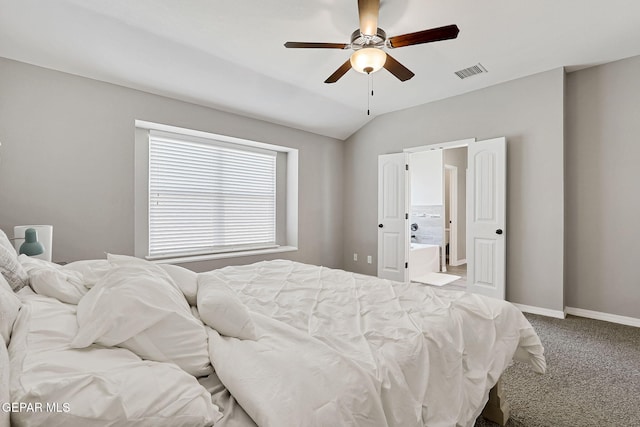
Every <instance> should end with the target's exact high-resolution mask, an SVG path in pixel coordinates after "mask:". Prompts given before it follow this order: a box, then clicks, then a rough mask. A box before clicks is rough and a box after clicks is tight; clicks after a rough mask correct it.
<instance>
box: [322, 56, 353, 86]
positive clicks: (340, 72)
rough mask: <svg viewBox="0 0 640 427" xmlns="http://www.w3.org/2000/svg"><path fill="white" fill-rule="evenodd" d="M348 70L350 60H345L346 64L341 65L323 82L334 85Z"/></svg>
mask: <svg viewBox="0 0 640 427" xmlns="http://www.w3.org/2000/svg"><path fill="white" fill-rule="evenodd" d="M350 69H351V60H349V59H347V62H345V63H344V64H342V65H341V66H340V68H338V69H337V70H336V71H335V72H334V73H333V74H331V75H330V76H329V78H328V79H327V80H325V81H324V82H325V83H335V82H337V81H338V80H340V77H342V76H344V75H345V74H346V73H347V71H349V70H350Z"/></svg>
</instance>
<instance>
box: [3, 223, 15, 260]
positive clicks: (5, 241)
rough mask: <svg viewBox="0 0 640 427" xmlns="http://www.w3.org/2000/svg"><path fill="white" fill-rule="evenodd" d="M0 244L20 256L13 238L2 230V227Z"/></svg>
mask: <svg viewBox="0 0 640 427" xmlns="http://www.w3.org/2000/svg"><path fill="white" fill-rule="evenodd" d="M0 246H4V247H5V248H7V249H9V251H12V252H13V253H14V254H16V256H18V255H17V253H16V249H15V248H14V247H13V244H12V243H11V240H9V238H8V237H7V235H6V234H5V232H4V231H2V229H0Z"/></svg>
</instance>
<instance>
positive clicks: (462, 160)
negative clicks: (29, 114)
mask: <svg viewBox="0 0 640 427" xmlns="http://www.w3.org/2000/svg"><path fill="white" fill-rule="evenodd" d="M443 154H444V164H445V165H451V166H456V167H457V168H458V238H457V239H456V240H457V244H458V248H457V250H458V259H459V260H461V259H466V257H467V147H458V148H450V149H448V150H444V153H443ZM446 226H447V225H446V222H445V227H446ZM449 258H450V259H451V252H449Z"/></svg>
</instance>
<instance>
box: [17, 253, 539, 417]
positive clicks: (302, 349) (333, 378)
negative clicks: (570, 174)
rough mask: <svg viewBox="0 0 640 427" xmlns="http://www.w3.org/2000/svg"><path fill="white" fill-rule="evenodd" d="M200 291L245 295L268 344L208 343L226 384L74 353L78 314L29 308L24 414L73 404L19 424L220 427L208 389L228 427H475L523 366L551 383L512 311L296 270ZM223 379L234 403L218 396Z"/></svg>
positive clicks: (51, 303) (475, 299) (227, 279)
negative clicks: (505, 380)
mask: <svg viewBox="0 0 640 427" xmlns="http://www.w3.org/2000/svg"><path fill="white" fill-rule="evenodd" d="M105 271H106V270H105ZM101 277H103V279H100V280H108V278H109V277H110V276H109V275H103V276H101ZM194 280H195V279H194ZM197 285H198V286H199V290H198V292H200V291H202V289H204V288H203V287H209V289H212V288H216V287H217V288H218V289H222V290H224V292H218V293H217V294H218V295H224V294H225V292H227V291H229V288H230V289H231V290H233V291H232V292H231V295H228V294H227V297H229V298H228V301H229V304H226V305H225V306H224V307H225V308H228V307H231V306H232V305H233V304H231V303H232V302H233V299H234V298H235V299H236V300H237V299H238V297H239V300H240V301H237V304H236V305H235V307H236V308H235V309H234V310H236V311H238V313H236V314H239V315H244V316H245V317H246V316H249V317H250V321H252V322H253V324H254V326H255V335H254V336H255V337H256V339H238V338H232V337H228V336H223V335H221V334H220V333H219V332H218V331H216V330H214V329H212V328H210V327H207V334H205V337H206V336H207V335H208V338H203V339H208V349H209V356H210V359H211V363H212V365H213V366H214V368H215V371H216V373H215V374H213V375H211V376H210V377H209V378H201V379H200V384H198V382H196V381H195V379H194V378H193V377H191V376H189V375H188V374H186V373H185V372H184V371H182V370H180V369H179V368H178V367H177V366H175V365H173V364H169V363H164V362H149V361H143V360H141V359H140V357H138V356H136V355H135V354H133V353H131V352H130V351H129V350H126V349H123V348H119V347H102V346H98V345H92V346H90V347H89V348H87V349H73V348H71V347H70V343H71V341H72V340H73V338H74V336H75V334H76V333H77V330H78V325H77V322H76V307H75V305H71V304H63V303H61V302H59V301H57V300H55V299H54V298H49V297H45V296H38V295H22V297H23V300H24V302H25V306H23V310H22V311H21V314H20V317H19V319H18V321H17V322H16V325H15V326H14V331H13V333H14V335H13V337H12V341H11V345H10V348H9V350H10V355H11V367H12V369H11V376H12V381H11V382H12V386H11V392H12V400H13V401H16V402H23V401H24V402H36V401H42V400H43V399H45V396H50V399H49V400H52V401H54V402H63V403H64V402H71V405H70V407H71V410H70V411H69V412H63V413H59V414H55V413H49V414H29V413H17V414H16V413H14V414H13V415H12V419H13V420H14V421H19V422H20V424H21V425H38V424H41V423H42V421H43V419H44V418H46V419H47V423H48V425H65V426H70V425H77V426H83V427H84V426H85V425H96V426H99V425H114V426H115V425H154V426H156V425H167V426H174V425H175V426H177V425H189V426H191V425H193V426H196V425H203V426H204V425H211V424H212V423H213V422H214V421H216V420H217V419H218V418H219V414H218V413H217V408H216V407H215V406H212V405H211V401H210V399H209V394H208V393H207V390H205V389H204V388H203V386H205V387H207V389H210V390H208V391H209V392H211V393H212V394H213V395H214V400H215V399H216V396H218V395H224V399H223V402H224V404H223V405H222V406H225V408H221V409H224V411H223V412H225V417H224V418H223V419H222V420H219V422H220V424H221V425H223V426H230V427H231V426H233V427H237V426H245V425H251V424H252V421H251V420H250V419H249V417H247V416H246V414H245V413H244V411H246V413H247V414H248V415H249V416H250V417H251V418H252V419H253V421H255V422H256V423H257V424H258V425H260V426H261V427H269V426H275V427H288V426H292V427H294V426H295V427H298V426H332V427H333V426H362V427H365V426H366V427H384V426H402V427H411V426H433V427H435V426H447V427H451V426H470V425H472V424H473V422H474V420H475V418H476V417H477V416H478V415H479V413H480V411H481V410H482V408H483V406H484V403H485V401H486V399H487V392H488V390H489V389H490V388H491V387H492V386H493V385H494V384H495V382H496V381H497V380H498V378H499V376H500V374H501V373H502V372H503V370H504V369H505V368H506V367H507V366H508V364H509V363H510V361H511V359H512V358H513V357H515V358H517V359H520V360H522V361H524V362H527V363H529V364H530V365H531V366H532V368H533V369H534V370H535V371H537V372H543V371H544V369H545V361H544V357H543V355H542V354H543V348H542V346H541V344H540V341H539V339H538V337H537V335H536V334H535V332H534V331H533V329H532V328H531V325H530V324H529V323H528V322H527V320H526V319H525V318H524V317H523V316H522V314H521V313H520V312H519V311H518V310H517V309H516V308H515V307H514V306H512V305H511V304H509V303H506V302H503V301H498V300H492V299H488V298H484V297H479V296H475V295H470V294H466V293H463V292H451V291H442V290H439V289H433V288H430V287H428V286H423V285H418V284H402V283H397V282H390V281H387V280H380V279H377V278H374V277H369V276H363V275H358V274H353V273H348V272H345V271H341V270H333V269H328V268H323V267H316V266H311V265H305V264H300V263H295V262H290V261H269V262H261V263H257V264H253V265H248V266H241V267H227V268H224V269H221V270H215V271H213V272H208V273H202V274H200V275H199V276H198V278H197ZM101 286H102V285H96V286H95V287H94V288H92V291H91V292H96V291H100V289H101ZM194 286H195V283H194ZM165 288H166V287H165ZM169 288H171V286H170V287H169ZM161 289H162V288H161V287H158V288H157V292H162V290H161ZM171 289H172V288H171ZM194 289H195V288H194ZM212 295H216V293H213V294H212ZM143 300H144V299H143ZM204 302H211V301H208V300H207V301H204ZM214 302H215V301H214ZM80 303H81V304H82V301H81V302H80ZM202 307H204V309H205V310H207V308H206V307H215V304H213V305H211V306H207V305H202ZM247 307H248V309H249V311H247ZM140 313H142V311H139V310H132V312H131V316H132V317H131V319H128V318H127V319H128V320H130V321H132V322H133V324H135V322H136V317H135V316H136V315H139V316H143V314H140ZM193 313H194V315H196V316H198V315H201V316H202V318H203V319H205V318H207V319H213V320H214V321H218V320H220V317H222V318H223V319H222V320H224V319H227V318H235V317H233V316H232V314H233V313H230V312H229V313H225V314H224V315H223V316H215V315H213V314H214V313H198V312H197V311H196V310H195V309H193ZM243 313H244V314H243ZM206 314H208V315H206ZM229 316H231V317H229ZM240 317H242V316H240ZM118 321H122V319H120V320H118ZM196 324H198V322H196ZM97 326H101V325H97ZM170 326H171V325H167V327H170ZM211 326H213V325H211ZM199 327H200V328H202V324H200V326H199ZM156 335H157V337H162V334H156ZM169 335H171V334H169ZM252 335H253V334H252ZM158 344H161V343H157V342H155V343H154V342H150V341H149V342H147V344H146V345H149V346H155V345H158ZM185 351H186V350H185ZM205 357H206V354H205ZM218 377H219V379H220V380H221V381H222V383H223V384H224V386H225V387H226V388H227V389H228V390H229V391H230V392H231V394H232V396H229V395H228V394H225V393H226V392H222V391H221V390H220V386H219V383H218V380H217V378H218ZM160 378H162V379H165V378H166V381H165V380H162V381H159V379H160ZM209 383H210V384H209ZM145 387H146V388H145ZM47 393H48V394H47ZM176 396H179V397H176ZM54 397H55V399H54ZM236 401H237V403H239V404H240V405H242V408H240V407H238V406H237V405H236V404H235V402H236ZM216 402H218V401H216ZM116 408H117V409H118V411H114V410H115V409H116ZM243 409H244V411H243ZM154 414H157V416H159V417H160V418H158V419H154V417H155V416H156V415H154ZM43 417H44V418H43ZM107 417H108V418H107ZM142 419H144V420H145V422H141V420H142ZM123 420H126V422H125V421H123ZM136 420H137V421H136ZM90 421H91V422H90ZM145 423H147V424H145Z"/></svg>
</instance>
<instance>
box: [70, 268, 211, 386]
mask: <svg viewBox="0 0 640 427" xmlns="http://www.w3.org/2000/svg"><path fill="white" fill-rule="evenodd" d="M158 270H160V273H158V271H157V270H156V269H150V268H146V266H145V265H144V264H136V263H130V265H127V266H114V267H113V268H112V269H111V271H110V272H109V273H108V274H106V275H105V276H104V277H103V278H102V279H100V280H99V281H98V283H96V284H95V286H94V287H93V288H91V290H89V292H87V294H86V295H85V296H84V297H83V298H82V299H81V300H80V302H79V303H78V313H77V318H78V325H79V329H78V333H77V335H76V336H75V338H74V339H73V341H72V343H71V347H73V348H84V347H87V346H89V345H91V344H93V343H97V344H102V345H105V346H120V347H124V348H127V349H129V350H131V351H133V352H134V353H136V354H137V355H138V356H140V357H142V358H143V359H148V360H156V361H158V362H173V363H175V364H176V365H178V366H179V367H181V368H182V369H183V370H185V371H186V372H188V373H190V374H191V375H194V376H196V377H199V376H204V375H208V374H209V373H211V372H212V368H211V364H210V360H209V354H208V349H207V333H206V331H205V328H204V325H203V324H202V322H200V321H199V320H198V319H196V318H195V317H193V315H192V314H191V311H190V309H189V304H187V301H186V300H185V299H184V295H182V293H181V292H180V291H179V290H178V289H177V288H176V287H175V285H174V284H173V283H172V281H171V278H169V277H168V276H167V275H166V273H164V271H163V270H162V269H158Z"/></svg>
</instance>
